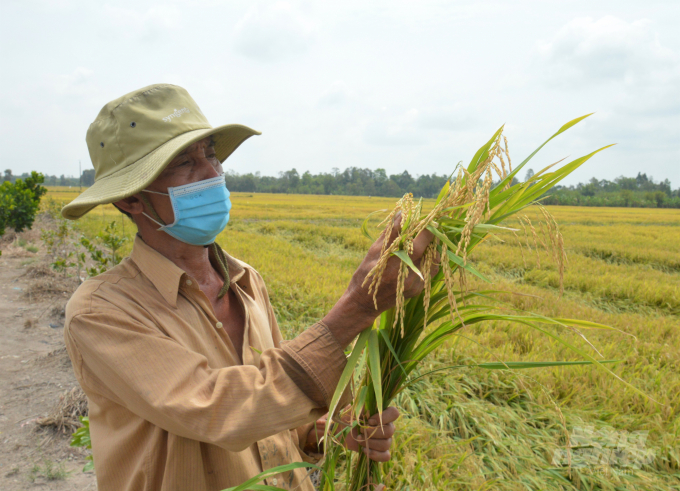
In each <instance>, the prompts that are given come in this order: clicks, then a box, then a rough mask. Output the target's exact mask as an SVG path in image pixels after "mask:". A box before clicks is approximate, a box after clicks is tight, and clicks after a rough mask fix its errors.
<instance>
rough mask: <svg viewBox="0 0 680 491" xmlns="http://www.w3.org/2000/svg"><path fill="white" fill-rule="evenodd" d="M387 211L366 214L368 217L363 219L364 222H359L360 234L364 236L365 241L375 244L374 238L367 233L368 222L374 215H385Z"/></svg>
mask: <svg viewBox="0 0 680 491" xmlns="http://www.w3.org/2000/svg"><path fill="white" fill-rule="evenodd" d="M387 211H388V210H376V211H374V212H372V213H369V214H368V216H367V217H366V218H365V219H364V221H363V222H361V233H362V234H363V235H364V237H366V238H367V239H369V240H370V241H372V242H375V238H374V237H373V236H372V235H371V234H370V233H369V232H368V220H369V219H370V218H371V217H372V216H373V215H375V214H376V213H385V212H387Z"/></svg>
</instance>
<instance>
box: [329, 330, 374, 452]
mask: <svg viewBox="0 0 680 491" xmlns="http://www.w3.org/2000/svg"><path fill="white" fill-rule="evenodd" d="M371 331H372V329H371V328H369V329H365V330H364V331H363V332H362V333H361V334H359V338H358V339H357V342H356V343H355V344H354V349H353V350H352V353H351V354H350V355H349V357H348V358H347V365H345V369H344V370H343V371H342V374H341V375H340V379H339V380H338V386H337V388H336V389H335V392H334V393H333V397H331V403H330V405H329V407H328V414H329V419H330V418H332V417H333V415H334V414H335V411H336V410H337V408H338V403H339V402H340V398H341V397H342V394H343V393H344V392H345V389H346V388H347V385H349V382H350V380H352V375H353V374H354V370H355V368H356V367H357V362H358V361H359V357H360V356H361V353H362V352H363V351H364V347H365V346H366V342H367V341H368V337H369V335H370V333H371ZM330 427H331V425H330V424H327V425H326V430H325V431H324V435H323V440H324V441H326V437H327V436H328V431H329V429H330Z"/></svg>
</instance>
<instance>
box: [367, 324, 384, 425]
mask: <svg viewBox="0 0 680 491" xmlns="http://www.w3.org/2000/svg"><path fill="white" fill-rule="evenodd" d="M367 350H368V369H369V371H370V373H371V381H372V382H373V392H374V395H375V402H376V405H377V406H378V416H379V418H380V424H382V412H383V407H382V401H383V394H382V376H381V374H380V372H381V370H380V344H379V343H378V333H377V331H376V330H375V329H370V333H369V335H368V348H367ZM369 416H371V415H369Z"/></svg>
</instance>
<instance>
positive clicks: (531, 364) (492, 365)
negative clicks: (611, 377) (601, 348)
mask: <svg viewBox="0 0 680 491" xmlns="http://www.w3.org/2000/svg"><path fill="white" fill-rule="evenodd" d="M620 362H621V360H602V361H600V363H620ZM592 364H593V362H591V361H585V360H581V361H506V362H502V361H499V362H488V363H472V364H466V365H451V366H447V367H440V368H436V369H434V370H430V371H429V372H425V373H423V374H421V375H418V376H417V377H415V378H413V379H411V380H409V381H408V383H407V384H405V385H409V386H410V385H412V384H413V383H415V382H416V381H417V380H418V379H421V378H423V377H427V376H428V375H432V374H433V373H436V372H443V371H445V370H452V369H454V368H484V369H487V370H521V369H525V368H545V367H561V366H571V365H592Z"/></svg>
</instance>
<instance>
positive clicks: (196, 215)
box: [144, 175, 231, 246]
mask: <svg viewBox="0 0 680 491" xmlns="http://www.w3.org/2000/svg"><path fill="white" fill-rule="evenodd" d="M144 191H145V192H147V193H154V194H162V195H165V196H170V203H171V204H172V210H173V211H174V213H175V221H174V222H173V223H171V224H170V225H163V224H162V223H158V222H157V221H156V220H154V219H153V218H151V217H150V216H149V215H147V214H146V213H144V215H145V216H146V217H147V218H148V219H150V220H152V221H154V222H155V223H157V224H158V225H160V228H159V229H158V230H162V231H164V232H165V233H167V234H169V235H171V236H172V237H174V238H175V239H177V240H180V241H182V242H185V243H187V244H191V245H202V246H205V245H209V244H212V243H213V242H215V238H216V237H217V235H218V234H219V233H220V232H221V231H222V230H224V227H226V226H227V223H228V222H229V210H231V201H230V200H229V190H227V186H226V184H225V182H224V175H220V176H218V177H213V178H212V179H206V180H204V181H198V182H192V183H191V184H185V185H184V186H177V187H170V188H168V192H167V193H159V192H158V191H149V190H147V189H145V190H144Z"/></svg>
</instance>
